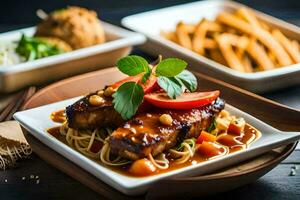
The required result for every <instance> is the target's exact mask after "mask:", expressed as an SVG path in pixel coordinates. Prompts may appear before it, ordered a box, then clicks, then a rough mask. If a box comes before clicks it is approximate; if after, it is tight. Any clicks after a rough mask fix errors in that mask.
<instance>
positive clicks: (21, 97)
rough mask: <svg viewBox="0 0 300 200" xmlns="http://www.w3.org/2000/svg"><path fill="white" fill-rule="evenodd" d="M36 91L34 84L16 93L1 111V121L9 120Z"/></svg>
mask: <svg viewBox="0 0 300 200" xmlns="http://www.w3.org/2000/svg"><path fill="white" fill-rule="evenodd" d="M35 92H36V87H34V86H32V87H29V88H27V89H25V90H22V91H20V92H18V93H16V94H15V95H14V97H13V98H12V99H11V101H10V102H9V103H8V105H7V106H6V107H5V108H4V109H3V110H2V112H1V113H0V122H3V121H8V120H11V119H12V116H13V114H14V113H15V112H17V111H18V110H20V108H21V107H22V106H23V105H24V103H25V102H26V101H27V100H28V99H29V98H30V97H32V95H33V94H34V93H35Z"/></svg>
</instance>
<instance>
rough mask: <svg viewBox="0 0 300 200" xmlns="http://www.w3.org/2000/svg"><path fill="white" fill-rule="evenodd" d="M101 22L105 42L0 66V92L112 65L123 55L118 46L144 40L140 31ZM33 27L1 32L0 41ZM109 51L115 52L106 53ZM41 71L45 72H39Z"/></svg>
mask: <svg viewBox="0 0 300 200" xmlns="http://www.w3.org/2000/svg"><path fill="white" fill-rule="evenodd" d="M101 23H102V25H103V29H104V31H105V35H106V38H107V41H106V42H105V43H102V44H97V45H93V46H90V47H86V48H82V49H77V50H73V51H71V52H66V53H63V54H59V55H55V56H49V57H45V58H41V59H38V60H34V61H29V62H24V63H20V64H17V65H13V66H0V83H1V84H0V92H12V91H14V90H17V89H20V88H21V87H24V86H28V85H36V84H40V83H42V82H47V81H48V82H49V80H52V79H55V78H57V77H58V76H59V77H60V78H63V77H68V76H70V75H74V74H79V73H84V72H88V71H93V70H96V69H100V68H103V67H111V66H113V65H114V64H115V61H116V59H118V56H119V57H120V56H124V55H121V54H124V53H125V52H124V53H120V52H119V53H118V52H117V50H121V49H122V48H126V47H129V48H130V47H132V46H133V45H138V44H142V43H143V42H145V40H146V38H145V36H144V35H142V34H140V33H134V32H132V31H128V30H125V29H123V28H120V27H117V26H114V25H111V24H108V23H105V22H101ZM35 29H36V28H35V27H30V28H24V29H20V30H15V31H10V32H7V33H1V34H0V45H1V41H3V42H5V41H18V40H19V39H20V38H21V35H22V33H24V34H25V35H28V36H32V35H33V34H34V33H35ZM123 51H124V50H123ZM110 52H114V53H111V54H109V55H107V53H110ZM128 53H129V52H127V54H128ZM102 55H105V57H103V56H102ZM43 74H47V76H41V75H43ZM20 79H21V80H20Z"/></svg>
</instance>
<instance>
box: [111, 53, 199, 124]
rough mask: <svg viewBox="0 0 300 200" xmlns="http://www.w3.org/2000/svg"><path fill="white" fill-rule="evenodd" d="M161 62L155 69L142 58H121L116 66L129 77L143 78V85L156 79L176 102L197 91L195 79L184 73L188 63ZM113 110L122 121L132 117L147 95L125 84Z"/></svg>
mask: <svg viewBox="0 0 300 200" xmlns="http://www.w3.org/2000/svg"><path fill="white" fill-rule="evenodd" d="M159 61H160V62H159V63H158V64H157V65H156V66H155V67H153V68H152V69H151V68H150V67H149V63H148V62H147V61H146V60H145V59H144V58H142V57H140V56H136V55H131V56H127V57H124V58H121V59H120V60H119V61H118V62H117V67H118V69H119V70H120V71H121V72H123V73H124V74H127V75H129V76H136V75H138V74H143V76H142V78H141V83H142V84H144V83H145V82H146V81H147V80H148V79H149V78H150V76H156V77H157V83H158V85H159V86H160V87H161V88H162V89H163V90H164V91H165V92H166V93H167V95H168V96H169V97H170V98H172V99H176V97H178V96H180V95H181V94H182V93H183V92H184V91H185V90H188V91H190V92H193V91H195V90H196V88H197V79H196V77H195V76H194V75H193V74H192V73H190V72H189V71H187V70H185V68H186V67H187V63H186V62H185V61H183V60H180V59H178V58H168V59H165V60H159ZM113 97H114V100H113V103H114V108H115V110H116V111H117V112H119V113H120V114H121V116H122V118H123V119H125V120H127V119H130V118H131V117H133V116H134V115H135V113H136V111H137V109H138V107H139V105H140V104H141V103H142V101H143V97H144V92H143V89H142V87H141V86H140V85H139V83H134V82H130V84H128V83H124V84H123V85H122V86H121V87H119V88H118V90H117V91H116V93H115V94H114V95H113Z"/></svg>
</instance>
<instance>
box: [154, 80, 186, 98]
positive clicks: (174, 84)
mask: <svg viewBox="0 0 300 200" xmlns="http://www.w3.org/2000/svg"><path fill="white" fill-rule="evenodd" d="M157 83H158V85H159V86H160V87H161V88H162V89H163V90H164V91H166V92H167V94H168V96H169V97H170V98H171V99H176V97H178V96H180V95H181V93H182V87H181V83H180V82H179V81H178V80H177V79H176V78H174V77H164V76H160V77H158V79H157Z"/></svg>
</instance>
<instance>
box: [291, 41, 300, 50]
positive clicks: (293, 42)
mask: <svg viewBox="0 0 300 200" xmlns="http://www.w3.org/2000/svg"><path fill="white" fill-rule="evenodd" d="M292 46H293V48H294V49H296V51H298V52H300V49H299V42H298V41H297V40H292Z"/></svg>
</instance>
